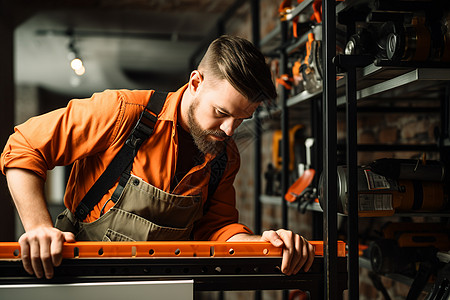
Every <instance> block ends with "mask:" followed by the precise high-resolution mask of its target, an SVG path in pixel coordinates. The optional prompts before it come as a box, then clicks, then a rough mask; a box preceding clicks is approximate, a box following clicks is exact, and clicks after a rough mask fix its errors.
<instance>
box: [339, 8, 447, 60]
mask: <svg viewBox="0 0 450 300" xmlns="http://www.w3.org/2000/svg"><path fill="white" fill-rule="evenodd" d="M446 2H447V1H437V0H431V1H415V2H412V1H402V4H401V5H397V6H395V5H390V3H387V1H384V0H382V1H372V2H367V3H365V4H361V5H360V6H359V7H358V8H357V9H358V10H359V11H360V13H361V16H360V18H361V20H363V19H365V22H364V25H360V26H359V27H358V28H357V31H356V33H355V34H353V35H352V36H351V37H350V38H349V39H348V41H347V45H346V51H345V53H346V54H356V55H361V54H366V55H371V56H373V57H374V59H386V60H388V61H391V62H400V61H411V62H431V61H436V62H450V38H449V37H450V26H449V19H450V16H449V10H450V5H449V3H448V2H447V3H446ZM340 19H341V20H342V21H344V22H345V20H344V19H345V16H342V17H341V18H340ZM361 24H362V23H361Z"/></svg>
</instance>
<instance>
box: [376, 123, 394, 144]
mask: <svg viewBox="0 0 450 300" xmlns="http://www.w3.org/2000/svg"><path fill="white" fill-rule="evenodd" d="M397 139H398V129H397V128H396V127H387V128H383V129H381V130H380V132H379V133H378V141H379V142H380V143H382V144H394V143H395V142H397Z"/></svg>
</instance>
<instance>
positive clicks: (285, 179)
mask: <svg viewBox="0 0 450 300" xmlns="http://www.w3.org/2000/svg"><path fill="white" fill-rule="evenodd" d="M280 26H281V45H283V46H284V45H285V44H286V42H287V39H288V37H287V35H288V22H287V21H281V25H280ZM287 65H288V55H287V52H286V49H285V47H281V49H280V73H281V74H286V73H287ZM288 97H289V93H288V90H287V89H286V88H285V87H283V88H282V89H281V92H280V102H281V134H282V136H283V139H282V140H281V151H282V152H281V157H282V162H283V163H282V169H281V195H285V194H286V192H287V190H288V188H289V108H288V106H287V100H288ZM281 219H282V224H281V226H282V228H286V229H287V228H288V206H287V202H286V201H285V200H284V197H281Z"/></svg>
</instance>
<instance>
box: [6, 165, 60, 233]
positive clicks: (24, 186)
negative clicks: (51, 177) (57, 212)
mask: <svg viewBox="0 0 450 300" xmlns="http://www.w3.org/2000/svg"><path fill="white" fill-rule="evenodd" d="M6 179H7V181H8V187H9V191H10V192H11V196H12V198H13V200H14V203H15V205H16V207H17V211H18V212H19V216H20V219H21V220H22V224H23V226H24V228H25V231H28V230H32V229H35V228H38V227H42V226H53V222H52V219H51V217H50V214H49V212H48V210H47V204H46V201H45V196H44V181H43V180H42V178H41V177H39V176H38V175H36V174H35V173H33V172H31V171H28V170H25V169H17V168H11V169H7V170H6Z"/></svg>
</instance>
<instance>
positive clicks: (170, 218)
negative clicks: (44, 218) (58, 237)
mask: <svg viewBox="0 0 450 300" xmlns="http://www.w3.org/2000/svg"><path fill="white" fill-rule="evenodd" d="M202 206H203V205H202V199H201V196H200V195H198V196H180V195H174V194H170V193H167V192H164V191H162V190H160V189H158V188H156V187H154V186H152V185H151V184H149V183H147V182H145V181H143V180H142V179H140V178H138V177H136V176H134V175H131V177H130V178H129V180H128V182H127V184H126V185H125V188H124V190H123V192H122V194H121V196H120V198H119V200H118V202H117V203H116V204H115V205H114V206H113V207H112V208H111V209H109V210H108V211H107V212H106V213H105V214H104V215H103V216H101V217H100V218H99V219H97V220H96V221H94V222H91V223H84V222H81V221H78V220H77V218H76V217H75V215H74V214H73V213H72V212H71V211H70V210H69V209H66V210H65V211H64V212H63V213H61V214H60V215H59V216H58V218H57V220H56V224H55V227H56V228H58V229H60V230H62V231H70V232H73V233H74V234H75V238H76V240H77V241H150V240H153V241H154V240H166V241H167V240H188V239H190V237H191V232H192V228H193V226H194V222H195V221H197V220H198V219H200V218H201V217H202V215H203V209H202Z"/></svg>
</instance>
